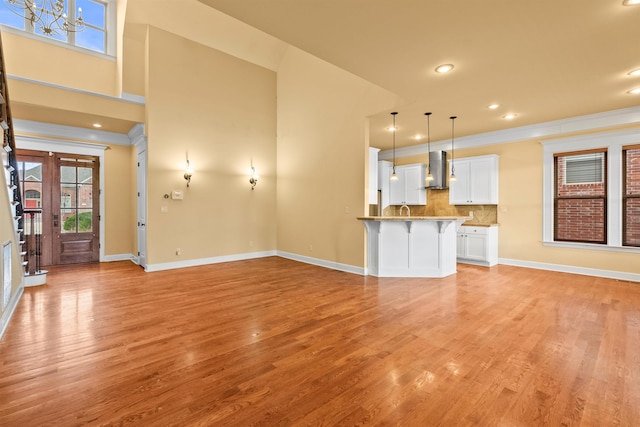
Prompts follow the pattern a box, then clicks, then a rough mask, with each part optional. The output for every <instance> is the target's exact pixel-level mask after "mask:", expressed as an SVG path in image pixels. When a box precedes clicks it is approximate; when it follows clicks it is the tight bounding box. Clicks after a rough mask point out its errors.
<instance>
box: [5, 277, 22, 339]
mask: <svg viewBox="0 0 640 427" xmlns="http://www.w3.org/2000/svg"><path fill="white" fill-rule="evenodd" d="M23 293H24V286H23V285H20V287H19V288H18V292H16V293H15V294H14V295H13V298H11V300H10V301H9V304H8V305H7V308H6V309H5V311H4V312H3V313H2V317H0V340H1V339H2V337H3V336H4V333H5V331H6V330H7V328H8V327H9V321H10V320H11V317H12V316H13V313H14V312H15V311H16V308H17V307H18V302H19V301H20V298H22V294H23Z"/></svg>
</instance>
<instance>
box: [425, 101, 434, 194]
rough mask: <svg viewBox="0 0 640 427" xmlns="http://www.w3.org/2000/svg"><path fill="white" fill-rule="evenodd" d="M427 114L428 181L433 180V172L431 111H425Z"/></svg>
mask: <svg viewBox="0 0 640 427" xmlns="http://www.w3.org/2000/svg"><path fill="white" fill-rule="evenodd" d="M424 115H425V116H427V165H428V166H427V182H429V181H433V175H432V174H431V160H430V159H431V121H430V118H431V113H424Z"/></svg>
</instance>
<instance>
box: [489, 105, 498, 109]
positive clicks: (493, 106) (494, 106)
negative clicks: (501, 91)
mask: <svg viewBox="0 0 640 427" xmlns="http://www.w3.org/2000/svg"><path fill="white" fill-rule="evenodd" d="M499 106H500V104H491V105H489V107H488V108H489V109H490V110H495V109H496V108H498V107H499Z"/></svg>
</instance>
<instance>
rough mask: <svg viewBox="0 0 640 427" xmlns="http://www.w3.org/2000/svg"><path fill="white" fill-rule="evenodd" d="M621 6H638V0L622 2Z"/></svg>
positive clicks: (639, 0) (639, 2)
mask: <svg viewBox="0 0 640 427" xmlns="http://www.w3.org/2000/svg"><path fill="white" fill-rule="evenodd" d="M622 4H623V5H625V6H633V5H636V4H640V0H624V1H623V2H622Z"/></svg>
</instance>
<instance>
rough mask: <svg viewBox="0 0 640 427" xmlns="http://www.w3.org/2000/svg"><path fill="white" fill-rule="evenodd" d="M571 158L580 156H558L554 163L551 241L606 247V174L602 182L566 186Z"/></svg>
mask: <svg viewBox="0 0 640 427" xmlns="http://www.w3.org/2000/svg"><path fill="white" fill-rule="evenodd" d="M574 155H575V156H579V155H580V154H577V153H574V154H572V155H566V156H557V157H556V161H555V168H556V170H555V172H556V183H555V209H554V215H555V227H554V231H555V239H554V240H557V241H572V242H587V243H606V235H607V227H606V224H607V218H606V212H607V199H606V194H607V193H606V180H605V179H604V177H606V173H604V174H603V175H602V177H601V178H600V180H601V182H591V183H584V184H567V183H566V182H565V168H566V160H567V158H570V157H572V156H574ZM604 165H606V155H605V157H604Z"/></svg>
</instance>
